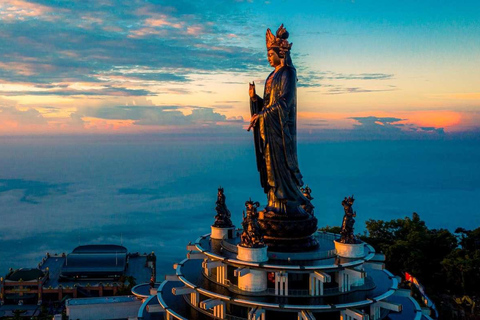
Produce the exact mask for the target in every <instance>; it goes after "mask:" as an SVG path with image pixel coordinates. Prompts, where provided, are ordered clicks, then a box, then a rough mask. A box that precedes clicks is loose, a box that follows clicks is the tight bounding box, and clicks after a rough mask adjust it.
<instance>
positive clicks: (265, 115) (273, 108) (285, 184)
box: [248, 24, 317, 251]
mask: <svg viewBox="0 0 480 320" xmlns="http://www.w3.org/2000/svg"><path fill="white" fill-rule="evenodd" d="M288 36H289V34H288V32H287V30H286V29H285V28H284V27H283V24H282V25H281V26H280V28H278V30H277V32H276V34H275V35H274V34H273V33H272V32H271V31H270V29H268V30H267V34H266V44H267V57H268V61H269V63H270V65H271V66H272V67H273V68H274V70H273V71H272V72H271V73H270V75H269V76H268V77H267V79H266V81H265V89H264V94H263V98H262V97H260V96H258V95H257V94H256V91H255V83H252V84H250V88H249V95H250V111H251V115H252V118H251V120H250V126H249V128H248V130H249V131H250V130H251V129H252V128H253V133H254V141H255V153H256V160H257V168H258V171H259V173H260V182H261V185H262V187H263V189H264V192H265V193H266V194H267V199H268V204H267V207H266V208H265V210H264V211H263V213H264V214H263V218H262V219H260V220H259V223H260V225H261V226H262V228H264V229H265V232H266V236H265V242H267V243H268V245H269V246H270V247H271V248H273V247H275V248H274V250H282V251H288V250H289V249H295V250H298V249H304V250H309V249H310V248H312V247H314V246H316V241H315V239H313V237H312V236H311V235H312V234H313V233H314V232H315V231H316V226H317V220H316V218H315V217H313V215H311V214H309V213H307V212H306V211H305V209H304V208H307V207H308V208H312V209H313V206H311V204H310V200H309V199H308V198H307V197H305V195H304V193H303V192H302V190H301V189H300V188H301V187H302V186H303V180H302V174H301V173H300V169H299V167H298V160H297V128H296V126H297V84H296V83H297V73H296V70H295V67H294V66H293V63H292V59H291V57H290V49H291V48H292V44H291V43H289V42H288V40H287V39H288ZM261 217H262V215H261ZM280 220H281V221H280ZM292 238H295V239H296V240H295V241H296V244H293V242H295V241H292V240H291V239H292Z"/></svg>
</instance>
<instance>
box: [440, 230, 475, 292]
mask: <svg viewBox="0 0 480 320" xmlns="http://www.w3.org/2000/svg"><path fill="white" fill-rule="evenodd" d="M455 233H458V234H459V238H460V248H456V249H455V250H452V251H451V252H450V253H449V254H448V255H447V256H446V257H445V259H444V260H443V261H442V267H443V272H444V274H445V278H446V286H447V288H448V289H449V290H450V291H451V292H452V293H454V294H459V295H479V294H480V276H479V274H480V228H477V229H475V230H473V231H469V230H465V229H463V228H458V229H457V230H455Z"/></svg>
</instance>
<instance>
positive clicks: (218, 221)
mask: <svg viewBox="0 0 480 320" xmlns="http://www.w3.org/2000/svg"><path fill="white" fill-rule="evenodd" d="M225 199H226V197H225V194H224V193H223V188H222V187H219V188H218V193H217V202H216V203H215V204H216V205H217V206H216V207H215V211H217V215H216V216H215V223H214V224H213V226H214V227H217V228H231V227H233V224H232V220H231V219H230V217H231V216H232V214H231V213H230V210H228V208H227V205H226V204H225Z"/></svg>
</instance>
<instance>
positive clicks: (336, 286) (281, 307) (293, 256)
mask: <svg viewBox="0 0 480 320" xmlns="http://www.w3.org/2000/svg"><path fill="white" fill-rule="evenodd" d="M242 232H243V231H242V230H235V233H234V235H233V236H232V237H228V230H215V227H213V226H212V233H211V234H206V235H203V236H201V237H199V238H198V239H197V240H196V241H195V242H194V243H192V244H189V245H188V246H187V251H188V252H187V257H186V259H184V260H183V261H180V262H179V263H176V264H175V265H174V269H175V274H173V275H168V276H166V280H165V281H164V282H163V283H162V284H161V285H160V286H159V287H158V289H157V290H154V291H153V292H151V293H152V294H149V293H145V292H144V293H143V295H141V294H139V293H138V292H135V288H134V292H133V293H134V294H135V293H136V294H137V295H138V296H139V297H142V298H144V299H145V302H144V304H143V305H142V307H141V308H140V311H139V314H138V318H139V319H145V320H149V319H189V320H193V319H234V320H241V319H242V320H243V319H245V320H266V319H305V320H312V319H341V320H351V319H362V320H366V319H368V320H378V319H392V320H397V319H398V320H401V319H405V320H407V319H408V320H414V319H416V320H428V319H431V318H430V316H429V315H428V314H425V313H426V312H425V311H424V310H422V308H421V307H420V305H419V304H418V303H417V302H416V301H415V300H414V299H413V298H412V297H411V296H410V290H404V289H399V281H400V280H399V278H398V277H396V276H394V275H393V274H391V273H390V272H389V271H388V270H386V269H385V265H384V258H385V257H384V256H383V255H382V254H378V253H376V252H375V250H374V249H373V247H372V246H370V245H369V244H367V243H364V242H359V243H356V244H354V245H352V244H342V243H341V242H340V241H339V240H340V237H341V236H340V235H339V234H332V233H326V232H320V231H319V232H316V234H315V238H316V240H317V241H318V243H319V246H318V249H317V250H315V251H310V252H272V251H269V250H268V249H267V247H259V248H245V247H242V245H241V234H242ZM214 235H221V237H220V236H217V237H215V236H214ZM339 244H340V245H339ZM252 249H253V250H252Z"/></svg>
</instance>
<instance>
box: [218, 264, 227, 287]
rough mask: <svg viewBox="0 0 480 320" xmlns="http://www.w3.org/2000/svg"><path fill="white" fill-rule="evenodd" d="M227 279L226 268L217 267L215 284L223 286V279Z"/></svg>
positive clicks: (223, 266)
mask: <svg viewBox="0 0 480 320" xmlns="http://www.w3.org/2000/svg"><path fill="white" fill-rule="evenodd" d="M226 278H227V266H225V265H223V264H222V265H221V266H219V267H217V282H218V283H220V284H225V279H226Z"/></svg>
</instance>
